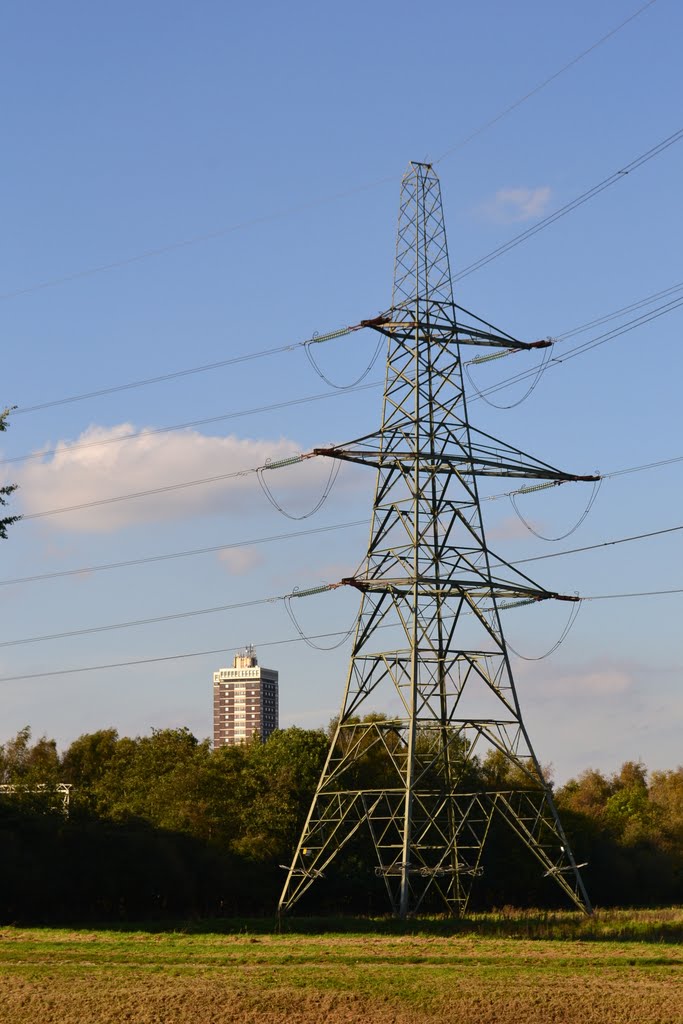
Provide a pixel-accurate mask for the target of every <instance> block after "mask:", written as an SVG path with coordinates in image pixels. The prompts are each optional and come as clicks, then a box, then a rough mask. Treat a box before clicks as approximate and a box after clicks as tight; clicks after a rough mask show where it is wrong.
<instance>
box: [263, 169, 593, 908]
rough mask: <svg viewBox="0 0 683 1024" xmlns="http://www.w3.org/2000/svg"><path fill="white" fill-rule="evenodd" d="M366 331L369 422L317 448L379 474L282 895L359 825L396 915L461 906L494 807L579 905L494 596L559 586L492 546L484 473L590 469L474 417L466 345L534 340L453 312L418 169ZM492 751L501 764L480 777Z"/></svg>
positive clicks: (559, 475) (310, 876)
mask: <svg viewBox="0 0 683 1024" xmlns="http://www.w3.org/2000/svg"><path fill="white" fill-rule="evenodd" d="M369 326H372V327H373V329H375V330H378V331H381V332H382V333H383V334H385V335H386V336H387V339H388V357H387V368H386V381H385V388H384V403H383V414H382V424H381V427H380V428H379V430H377V431H376V432H374V433H372V434H368V435H365V436H363V437H360V438H356V439H354V440H353V441H350V442H349V443H347V444H344V445H338V446H334V447H331V448H326V449H317V453H318V454H321V455H326V456H328V457H330V458H335V459H340V460H348V461H353V462H358V463H361V464H363V465H368V466H372V467H374V469H375V470H376V487H375V497H374V502H373V509H372V518H371V529H370V539H369V543H368V551H367V556H366V559H365V561H364V563H363V565H362V566H361V568H360V569H359V571H358V572H357V573H356V574H355V575H354V576H353V577H351V578H349V579H346V580H344V581H343V582H344V583H346V584H348V585H350V586H353V587H355V588H357V589H358V590H359V591H360V593H361V606H360V612H359V616H358V622H357V627H356V632H355V637H354V643H353V648H352V652H351V660H350V666H349V673H348V678H347V684H346V690H345V693H344V698H343V702H342V708H341V712H340V716H339V719H338V723H337V726H336V730H335V734H334V737H333V740H332V743H331V747H330V751H329V755H328V758H327V762H326V765H325V768H324V770H323V774H322V776H321V778H320V782H319V784H318V788H317V791H316V794H315V797H314V800H313V803H312V806H311V810H310V813H309V816H308V819H307V821H306V824H305V826H304V830H303V834H302V836H301V840H300V843H299V846H298V848H297V850H296V853H295V855H294V859H293V862H292V865H291V868H290V869H289V872H288V876H287V881H286V883H285V887H284V890H283V894H282V898H281V903H280V907H281V909H282V910H289V909H290V908H291V907H292V906H293V905H294V904H295V903H296V901H297V900H298V899H299V898H300V896H301V895H302V894H303V893H304V892H305V891H306V890H307V889H308V888H309V887H310V886H311V885H312V884H313V883H314V882H315V881H316V880H317V879H319V878H320V877H321V875H323V874H324V873H325V870H326V868H327V867H328V865H329V864H330V863H331V861H332V860H333V859H334V857H335V856H336V855H337V854H338V853H339V851H340V850H342V849H343V848H344V847H345V846H346V845H347V844H348V843H349V842H350V841H351V840H353V839H354V837H355V836H356V835H357V834H358V832H359V830H365V832H366V834H369V835H370V837H371V841H372V845H373V847H374V850H375V855H376V872H377V874H378V875H380V876H381V877H382V878H383V879H384V881H385V883H386V888H387V893H388V895H389V899H390V903H391V906H392V909H393V910H394V912H395V913H397V914H398V915H400V916H402V917H405V916H406V915H407V914H411V913H416V912H417V911H419V909H420V907H421V906H422V905H423V902H424V899H425V897H426V895H427V894H428V893H429V892H432V893H436V894H438V895H439V896H440V897H441V898H442V901H443V904H444V905H445V907H446V908H448V909H449V910H450V911H451V912H453V913H464V912H465V911H466V909H467V903H468V899H469V893H470V888H471V885H472V882H473V880H474V879H475V878H476V877H477V875H478V874H480V873H481V858H482V850H483V848H484V844H485V842H486V838H487V835H488V833H489V830H490V828H491V824H492V821H493V820H494V818H497V819H499V820H500V821H501V822H504V823H506V824H507V825H509V826H510V830H511V834H513V835H516V836H517V838H518V839H520V840H521V841H522V842H523V843H524V844H526V846H527V847H528V848H529V850H531V852H532V853H533V854H534V855H535V857H536V858H537V860H538V861H539V865H540V868H541V870H542V873H544V874H547V875H548V876H550V877H552V878H553V879H555V880H556V882H557V883H558V884H559V885H560V887H561V888H562V889H563V890H564V891H565V892H566V894H567V896H568V897H569V898H570V899H571V900H573V902H574V903H575V904H576V905H578V906H580V907H581V908H583V909H586V910H589V909H590V905H589V902H588V898H587V895H586V893H585V890H584V887H583V883H582V880H581V877H580V875H579V872H578V870H577V867H576V864H575V862H574V858H573V856H572V853H571V850H570V848H569V844H568V842H567V839H566V837H565V835H564V832H563V830H562V826H561V824H560V821H559V818H558V815H557V812H556V809H555V807H554V804H553V800H552V795H551V791H550V788H549V786H548V784H547V782H546V780H545V779H544V777H543V773H542V771H541V768H540V765H539V763H538V760H537V758H536V756H535V754H534V751H533V749H532V747H531V744H530V741H529V737H528V735H527V732H526V729H525V726H524V723H523V720H522V714H521V710H520V707H519V702H518V699H517V693H516V690H515V684H514V680H513V676H512V671H511V668H510V662H509V657H508V651H507V648H506V644H505V639H504V636H503V630H502V626H501V620H500V609H501V605H503V606H509V605H510V604H513V605H514V604H516V603H526V602H535V601H541V600H547V599H550V598H560V597H561V595H558V594H555V593H554V592H552V591H548V590H546V589H544V588H543V587H540V586H539V585H538V584H536V583H535V582H534V581H533V580H532V579H530V578H529V577H528V576H526V575H525V574H524V573H522V572H520V571H519V570H518V569H515V568H514V567H513V566H512V565H510V564H509V563H508V562H506V561H505V559H503V558H501V557H500V556H499V555H498V554H494V553H493V552H492V551H491V549H490V548H489V547H488V545H487V542H486V538H485V533H484V524H483V520H482V513H481V502H480V496H479V490H478V480H479V478H480V477H487V476H501V477H510V478H531V479H537V480H550V481H553V482H556V483H558V484H560V483H564V482H567V481H570V480H588V479H594V478H592V477H585V476H577V475H575V474H572V473H566V472H563V471H561V470H559V469H556V468H554V467H553V466H550V465H548V464H546V463H544V462H541V461H540V460H537V459H534V458H532V457H531V456H528V455H526V454H525V453H524V452H522V451H521V450H520V449H517V448H515V447H514V446H512V445H510V444H508V443H506V442H502V441H498V440H497V439H495V438H493V437H491V436H490V435H488V434H486V433H484V432H482V431H480V430H477V429H475V428H474V427H473V426H472V425H471V423H470V421H469V416H468V412H467V405H466V396H465V392H464V386H463V375H462V363H461V346H463V345H472V344H473V345H490V346H499V347H504V348H517V349H524V348H531V347H538V346H539V345H540V344H542V343H539V342H535V343H525V342H520V341H517V340H516V339H514V338H511V337H509V336H507V335H503V334H499V333H497V332H495V331H493V330H492V329H489V328H488V325H486V324H485V323H484V321H480V320H476V318H473V317H472V316H471V315H470V317H469V319H468V322H467V323H463V322H462V319H461V316H460V310H459V308H458V307H457V306H456V305H455V303H454V301H453V295H452V286H451V276H450V268H449V261H448V247H447V243H446V232H445V227H444V220H443V213H442V207H441V192H440V186H439V181H438V178H437V176H436V174H435V173H434V171H433V169H432V168H431V167H430V166H429V165H427V164H411V165H410V167H409V169H408V171H407V173H406V175H405V177H404V179H403V184H402V189H401V202H400V211H399V228H398V236H397V245H396V259H395V270H394V290H393V300H392V306H391V309H390V310H389V311H388V312H387V313H386V314H385V315H383V316H382V317H378V318H377V319H376V320H375V321H372V322H370V323H369ZM493 563H495V564H496V567H497V568H496V570H495V571H494V569H493V568H492V565H493ZM369 712H370V713H374V714H368V713H369ZM487 756H488V757H489V758H491V757H492V756H494V757H497V758H498V759H499V760H500V759H502V761H503V762H504V764H505V766H506V771H505V772H503V773H502V774H501V777H500V778H499V779H492V780H491V781H490V783H487V784H486V785H482V772H481V767H482V764H485V763H486V758H487Z"/></svg>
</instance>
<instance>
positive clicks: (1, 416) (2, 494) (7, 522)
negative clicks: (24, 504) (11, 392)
mask: <svg viewBox="0 0 683 1024" xmlns="http://www.w3.org/2000/svg"><path fill="white" fill-rule="evenodd" d="M12 408H14V406H13V407H12ZM11 411H12V409H11V408H8V409H4V410H3V411H2V412H0V433H2V432H3V431H4V430H7V426H8V424H7V417H8V416H9V414H10V412H11ZM16 489H17V485H16V484H5V485H4V486H3V487H0V507H2V506H3V505H6V504H7V499H8V497H9V496H10V494H13V493H14V491H16ZM19 519H21V516H2V517H0V540H6V538H7V527H8V526H11V525H12V523H16V522H17V520H19Z"/></svg>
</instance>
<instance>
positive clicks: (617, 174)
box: [453, 128, 683, 283]
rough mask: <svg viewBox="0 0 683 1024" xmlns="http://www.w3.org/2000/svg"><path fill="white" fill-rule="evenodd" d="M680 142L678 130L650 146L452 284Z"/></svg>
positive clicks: (460, 274)
mask: <svg viewBox="0 0 683 1024" xmlns="http://www.w3.org/2000/svg"><path fill="white" fill-rule="evenodd" d="M681 139H683V128H679V129H678V130H677V131H675V132H673V133H672V134H671V135H669V136H667V137H666V138H665V139H662V141H661V142H658V143H657V145H656V146H652V147H651V148H650V149H648V150H646V151H645V152H644V153H641V154H640V155H639V156H637V157H635V159H633V160H632V161H631V162H630V163H628V164H626V166H625V167H621V168H620V169H619V170H618V171H614V172H613V173H612V174H610V175H609V176H608V177H607V178H603V180H602V181H600V182H598V184H597V185H593V186H592V187H591V188H589V189H587V190H586V191H585V192H582V193H581V195H579V196H576V198H574V199H572V200H571V201H570V202H568V203H565V204H564V206H561V207H559V209H557V210H555V211H554V212H553V213H550V214H548V216H547V217H543V218H542V220H540V221H537V223H536V224H532V226H531V227H529V228H527V229H526V231H521V232H520V233H519V234H518V235H515V236H514V237H513V238H510V239H508V241H507V242H504V243H503V244H502V245H499V246H498V247H497V248H496V249H493V250H492V251H491V252H489V253H487V254H486V255H485V256H482V257H481V258H480V259H478V260H475V261H474V263H470V264H469V265H468V266H466V267H463V269H462V270H460V271H458V273H456V274H455V275H454V277H453V282H454V283H455V282H457V281H462V280H463V278H465V277H469V275H470V274H473V273H474V272H475V271H476V270H480V269H481V268H482V267H485V266H486V265H487V264H488V263H491V261H492V260H495V259H498V257H499V256H502V255H503V254H504V253H506V252H509V251H510V249H514V248H515V247H516V246H518V245H521V243H522V242H525V241H526V240H527V238H531V237H532V235H536V234H538V232H539V231H543V230H544V229H545V228H547V227H550V225H551V224H554V223H555V221H558V220H560V219H561V218H562V217H566V216H567V214H568V213H571V212H572V211H573V210H576V209H577V208H578V207H579V206H583V204H584V203H587V202H588V201H589V200H590V199H593V198H594V197H595V196H597V195H599V194H600V193H601V192H604V191H605V189H607V188H610V186H611V185H614V184H616V182H618V181H621V180H622V179H623V178H625V177H627V175H629V174H631V173H632V172H633V171H635V170H637V169H638V168H639V167H642V166H643V164H646V163H648V162H649V161H650V160H653V159H654V158H655V157H656V156H659V155H660V153H664V152H665V151H666V150H667V149H669V147H670V146H673V145H674V144H675V143H676V142H679V141H680V140H681Z"/></svg>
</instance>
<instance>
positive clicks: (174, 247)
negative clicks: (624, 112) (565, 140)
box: [0, 0, 656, 408]
mask: <svg viewBox="0 0 683 1024" xmlns="http://www.w3.org/2000/svg"><path fill="white" fill-rule="evenodd" d="M654 3H656V0H648V3H645V4H644V5H643V6H642V7H639V8H638V10H636V11H635V12H634V13H633V14H631V15H630V16H629V17H628V18H625V19H624V21H621V22H620V23H619V24H618V25H616V26H615V27H614V28H613V29H611V30H610V31H609V32H608V33H607V34H606V35H604V36H601V37H600V38H599V39H597V40H596V41H595V42H594V43H593V44H591V46H589V47H588V49H586V50H583V51H582V52H581V53H579V54H577V56H576V57H573V58H572V59H571V60H570V61H569V62H568V63H566V64H564V65H563V66H562V67H561V68H559V69H558V70H557V71H556V72H554V73H553V74H552V75H550V76H549V77H548V78H546V79H544V80H543V81H542V82H539V84H538V85H536V86H534V88H533V89H531V90H530V91H529V92H528V93H526V94H525V95H524V96H521V97H520V98H519V99H518V100H516V101H515V102H514V103H512V104H510V105H509V106H508V107H506V108H505V109H504V110H501V111H500V112H499V113H498V114H496V115H495V116H494V117H493V118H490V119H489V120H488V121H486V122H484V123H483V124H482V125H480V127H479V128H477V129H475V130H474V131H473V132H472V133H471V134H470V135H468V136H467V137H466V138H464V139H461V140H460V142H458V143H456V144H455V146H453V147H451V148H450V149H448V150H446V151H445V152H444V153H442V154H441V156H440V157H439V158H438V159H439V161H440V160H444V159H445V158H446V157H448V156H450V155H451V154H452V153H454V152H456V150H458V149H461V148H462V147H463V146H465V145H467V144H468V143H469V142H471V141H472V140H473V139H475V138H477V136H479V135H481V134H482V133H483V132H485V131H488V129H489V128H491V127H493V125H495V124H497V123H498V122H499V121H501V120H502V119H503V118H504V117H506V116H507V115H508V114H510V113H512V111H513V110H516V109H517V107H519V106H521V105H522V104H523V103H525V102H526V101H527V100H528V99H530V98H531V97H532V96H534V95H536V93H538V92H540V91H541V89H544V88H545V87H546V86H547V85H549V84H550V83H551V82H553V81H554V80H555V79H556V78H558V77H559V76H560V75H562V74H564V72H565V71H568V70H569V69H570V68H571V67H573V66H574V65H575V64H577V63H578V62H579V61H580V60H582V59H583V58H584V57H586V56H588V54H589V53H592V51H593V50H595V49H597V47H599V46H601V45H602V44H603V43H605V42H607V40H608V39H611V38H612V36H614V35H616V33H617V32H619V31H620V30H621V29H622V28H624V27H625V26H626V25H628V24H629V22H631V21H633V20H634V18H637V17H638V16H639V15H640V14H642V13H643V11H645V10H647V8H648V7H652V5H653V4H654ZM395 180H396V178H395V175H388V176H386V177H383V178H377V179H375V180H374V181H371V182H366V183H365V184H363V185H357V186H355V187H353V188H350V189H346V190H345V191H342V192H337V193H333V194H332V195H329V196H322V197H321V198H320V199H317V200H312V201H309V202H306V203H297V204H296V205H293V206H289V207H285V208H284V209H282V210H278V211H275V212H273V213H271V214H266V215H264V216H261V217H252V218H249V219H248V220H244V221H240V222H238V223H236V224H231V225H228V226H226V227H223V228H218V229H217V230H215V231H208V232H204V233H202V234H199V235H194V236H191V237H190V238H185V239H181V240H179V241H175V242H169V243H168V244H167V245H160V246H155V247H154V248H152V249H146V250H144V251H143V252H140V253H137V254H134V255H133V256H128V257H125V258H123V259H119V260H110V261H109V262H108V263H100V264H97V265H95V266H93V267H87V268H85V269H83V270H77V271H74V272H73V273H70V274H63V275H61V276H59V277H53V278H48V279H47V280H45V281H40V282H37V283H36V284H32V285H27V286H25V287H23V288H15V289H13V290H11V291H8V292H4V293H0V300H7V299H13V298H18V297H19V296H21V295H30V294H32V293H34V292H37V291H44V290H45V289H47V288H55V287H58V286H59V285H62V284H69V283H71V282H73V281H79V280H82V279H84V278H88V277H93V276H95V275H97V274H102V273H105V272H107V271H109V270H119V269H122V268H123V267H128V266H131V265H133V264H135V263H141V262H143V261H144V260H148V259H153V258H155V257H158V256H163V255H165V254H167V253H170V252H176V251H178V250H181V249H187V248H190V247H192V246H195V245H200V244H202V243H204V242H210V241H215V240H216V239H219V238H224V237H225V236H226V235H230V234H234V233H235V232H237V231H243V230H246V229H248V228H250V227H254V226H256V225H259V224H267V223H271V222H272V221H276V220H280V219H281V218H282V217H288V216H291V215H292V214H296V213H300V212H304V211H306V210H310V209H315V208H317V207H320V206H325V205H327V204H328V203H334V202H337V201H338V200H340V199H346V198H348V197H349V196H354V195H358V194H359V193H361V192H367V191H369V190H371V189H374V188H378V187H379V186H381V185H386V184H389V183H390V182H394V181H395ZM150 383H151V382H150ZM117 390H120V389H117ZM103 393H106V392H103ZM83 397H91V396H83ZM92 397H94V395H93V396H92ZM74 400H75V401H78V400H80V399H79V398H76V399H74ZM55 404H58V403H55ZM44 407H45V406H41V408H44Z"/></svg>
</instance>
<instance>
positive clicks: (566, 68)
mask: <svg viewBox="0 0 683 1024" xmlns="http://www.w3.org/2000/svg"><path fill="white" fill-rule="evenodd" d="M654 3H656V0H648V3H646V4H643V6H642V7H639V8H638V10H637V11H635V12H634V13H633V14H631V15H629V17H628V18H625V19H624V21H621V22H620V23H619V24H618V25H616V26H615V27H614V28H613V29H611V31H609V32H608V33H607V35H604V36H601V37H600V39H597V40H596V41H595V42H594V43H592V45H591V46H589V47H588V49H587V50H582V52H581V53H579V54H577V56H576V57H572V59H571V60H570V61H568V62H567V63H566V64H563V65H562V67H561V68H559V70H557V71H555V72H554V73H553V74H552V75H550V76H549V77H548V78H544V79H543V81H542V82H539V83H538V85H535V86H534V88H533V89H530V90H529V92H527V93H525V94H524V95H523V96H520V98H519V99H518V100H515V102H514V103H511V104H510V105H509V106H508V107H505V108H504V109H503V110H501V111H500V112H499V113H498V114H496V115H495V117H492V118H491V119H490V120H489V121H486V122H485V123H484V124H483V125H480V127H479V128H475V130H474V131H473V132H471V134H470V135H467V136H465V138H464V139H461V140H460V142H456V144H455V145H454V146H451V148H450V149H447V150H446V151H445V153H442V154H441V156H439V157H437V159H436V160H435V161H434V163H435V164H438V163H440V162H441V161H442V160H445V159H446V157H449V156H451V155H452V154H453V153H456V152H457V151H458V150H459V149H462V147H463V146H466V145H467V143H468V142H472V140H473V139H476V138H477V137H478V136H479V135H481V134H482V133H483V132H485V131H487V130H488V129H489V128H492V127H493V125H494V124H497V123H498V122H499V121H501V120H502V119H503V118H504V117H507V115H508V114H511V113H512V111H513V110H516V109H517V108H518V107H521V105H522V104H523V103H526V101H527V100H529V99H531V97H532V96H535V95H536V94H537V93H539V92H540V91H541V90H542V89H545V87H546V86H547V85H550V83H551V82H554V81H555V79H556V78H559V77H560V75H563V74H564V73H565V71H569V69H570V68H573V67H574V65H575V64H578V63H579V61H580V60H583V58H584V57H587V56H588V54H589V53H592V52H593V50H596V49H597V48H598V47H599V46H602V44H603V43H606V42H607V40H608V39H611V38H612V36H614V35H616V34H617V32H619V31H620V30H621V29H622V28H624V27H625V26H626V25H628V24H629V22H631V21H633V20H634V19H635V18H637V17H638V15H639V14H642V13H643V11H646V10H647V8H648V7H652V5H653V4H654Z"/></svg>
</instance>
